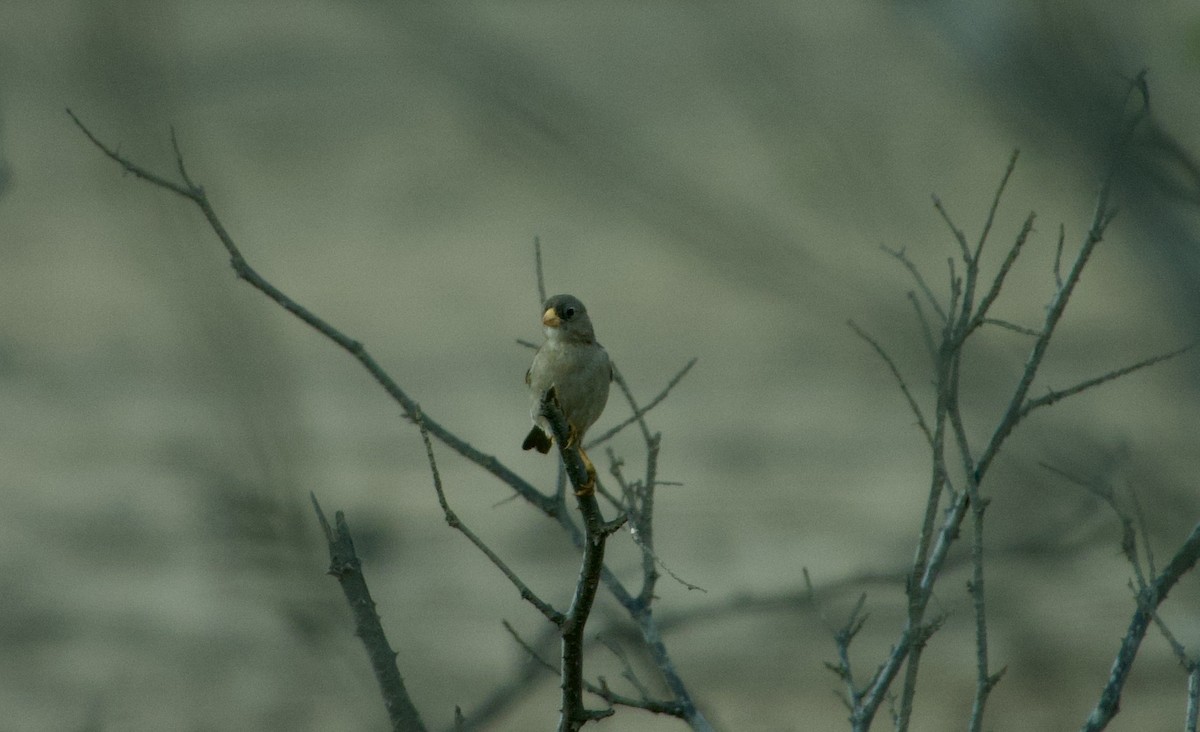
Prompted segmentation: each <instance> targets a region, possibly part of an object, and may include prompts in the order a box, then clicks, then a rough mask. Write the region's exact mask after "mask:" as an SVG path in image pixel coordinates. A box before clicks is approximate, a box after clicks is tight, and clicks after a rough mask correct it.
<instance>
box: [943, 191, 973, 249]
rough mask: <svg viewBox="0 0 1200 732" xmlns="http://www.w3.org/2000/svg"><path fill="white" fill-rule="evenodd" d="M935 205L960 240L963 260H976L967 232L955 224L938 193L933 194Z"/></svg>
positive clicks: (959, 246)
mask: <svg viewBox="0 0 1200 732" xmlns="http://www.w3.org/2000/svg"><path fill="white" fill-rule="evenodd" d="M933 207H934V208H936V209H937V212H938V213H939V214H941V216H942V221H945V222H946V226H948V227H950V231H951V233H953V234H954V240H955V241H957V242H958V248H959V253H960V254H961V255H962V258H963V261H964V262H967V263H968V264H970V263H971V262H973V261H975V259H974V256H973V255H972V254H971V250H970V248H968V247H967V236H966V234H964V233H963V231H962V229H960V228H958V227H957V226H955V225H954V222H953V221H951V220H950V214H949V213H947V212H946V208H945V207H944V206H942V199H940V198H938V197H937V196H936V195H935V196H933Z"/></svg>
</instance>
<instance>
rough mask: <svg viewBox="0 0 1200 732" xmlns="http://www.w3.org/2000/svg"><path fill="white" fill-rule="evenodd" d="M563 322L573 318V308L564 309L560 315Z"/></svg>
mask: <svg viewBox="0 0 1200 732" xmlns="http://www.w3.org/2000/svg"><path fill="white" fill-rule="evenodd" d="M562 316H563V320H570V319H571V318H573V317H575V308H566V309H565V310H563V313H562Z"/></svg>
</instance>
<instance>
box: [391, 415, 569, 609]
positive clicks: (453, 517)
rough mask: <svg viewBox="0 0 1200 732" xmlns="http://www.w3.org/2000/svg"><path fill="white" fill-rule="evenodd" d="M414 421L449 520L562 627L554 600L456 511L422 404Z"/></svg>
mask: <svg viewBox="0 0 1200 732" xmlns="http://www.w3.org/2000/svg"><path fill="white" fill-rule="evenodd" d="M413 421H414V422H416V423H417V427H418V428H419V429H420V430H421V441H422V442H424V443H425V457H426V459H427V460H428V461H429V470H430V472H431V473H433V488H434V490H435V491H437V499H438V504H439V505H441V507H442V513H443V514H445V517H446V523H447V524H449V525H450V528H452V529H456V530H457V531H458V532H459V533H461V534H462V535H463V536H465V537H467V540H468V541H470V542H471V543H472V544H474V545H475V548H476V549H478V550H479V551H481V552H483V555H484V556H486V557H487V558H488V561H490V562H491V563H492V564H494V565H496V568H497V569H499V570H500V572H501V573H502V574H503V575H504V576H505V577H507V578H508V581H509V582H511V583H512V585H513V587H516V588H517V592H519V593H520V594H521V599H522V600H525V601H526V602H528V603H529V604H530V605H533V606H534V607H535V608H537V610H538V612H540V613H541V614H542V615H543V616H544V617H545V618H546V619H547V620H549V621H550V622H551V623H554V624H555V625H557V626H559V627H560V628H561V627H562V626H563V623H564V622H565V617H564V616H563V614H562V613H560V612H559V611H558V610H555V609H554V607H553V606H552V605H550V603H548V602H546V601H545V600H543V599H542V598H540V597H538V596H537V593H535V592H534V591H533V590H531V589H530V588H529V585H527V584H525V582H524V581H523V580H522V579H521V578H520V577H518V576H517V573H516V572H514V571H513V570H512V568H510V567H509V566H508V564H507V563H505V561H504V560H503V559H501V558H500V555H499V554H496V552H494V551H492V548H491V547H489V546H488V545H487V544H486V543H484V541H483V540H482V539H480V538H479V536H478V535H476V534H475V532H474V531H471V529H469V528H468V527H467V525H466V524H464V523H463V522H462V519H460V518H459V517H458V514H456V513H454V511H453V510H452V509H451V508H450V504H449V503H448V502H447V500H446V491H445V490H444V489H443V488H442V477H441V474H440V473H439V472H438V466H437V460H436V459H435V458H434V456H433V443H432V442H430V441H429V432H428V431H427V430H426V429H425V419H424V417H423V416H422V414H421V410H420V407H418V408H417V411H416V412H415V413H414V414H413Z"/></svg>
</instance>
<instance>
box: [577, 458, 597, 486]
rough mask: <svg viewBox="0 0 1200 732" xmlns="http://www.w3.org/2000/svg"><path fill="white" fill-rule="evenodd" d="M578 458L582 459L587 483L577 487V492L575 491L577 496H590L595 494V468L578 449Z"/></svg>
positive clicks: (589, 459)
mask: <svg viewBox="0 0 1200 732" xmlns="http://www.w3.org/2000/svg"><path fill="white" fill-rule="evenodd" d="M579 457H580V458H582V459H583V467H584V468H586V469H587V475H588V478H587V482H586V483H584V484H583V485H581V486H579V490H577V491H575V495H577V496H590V495H592V494H593V493H595V492H596V466H595V465H592V459H591V458H589V457H588V454H587V453H586V452H584V451H583V448H582V447H581V448H579Z"/></svg>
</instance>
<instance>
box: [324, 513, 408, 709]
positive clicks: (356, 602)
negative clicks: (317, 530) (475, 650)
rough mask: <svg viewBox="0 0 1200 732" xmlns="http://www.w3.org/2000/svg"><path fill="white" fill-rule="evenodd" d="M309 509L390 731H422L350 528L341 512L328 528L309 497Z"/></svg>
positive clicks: (335, 516) (327, 522)
mask: <svg viewBox="0 0 1200 732" xmlns="http://www.w3.org/2000/svg"><path fill="white" fill-rule="evenodd" d="M309 497H310V498H311V499H312V504H313V509H314V510H315V511H316V512H317V520H318V521H320V523H321V531H322V532H324V534H325V541H326V543H327V544H328V545H329V574H330V575H332V576H333V577H335V578H337V581H338V584H339V585H341V588H342V592H343V594H345V595H346V603H347V604H348V605H349V606H350V612H351V613H352V614H353V615H354V634H355V635H357V636H358V637H359V639H360V640H361V641H362V644H363V647H364V648H366V649H367V656H368V657H369V658H370V659H371V669H372V670H373V671H374V672H375V680H376V681H377V682H378V683H379V690H380V691H381V692H382V693H383V703H384V706H385V707H386V708H387V712H388V718H389V719H390V720H391V723H392V730H393V732H425V724H424V722H422V721H421V714H420V713H419V712H418V711H417V708H416V706H415V705H413V702H412V699H411V698H410V697H409V696H408V691H407V690H406V689H405V688H404V679H403V678H401V676H400V670H399V669H398V668H397V667H396V652H395V651H393V650H392V647H391V645H390V644H389V643H388V639H387V636H386V635H384V633H383V626H382V625H381V624H380V622H379V614H378V613H376V612H375V601H374V600H372V599H371V591H370V590H369V589H368V588H367V580H366V578H365V577H363V573H362V563H361V562H360V561H359V559H358V555H357V554H356V553H355V552H354V540H353V538H351V536H350V527H349V526H348V525H347V524H346V517H345V515H344V514H342V512H341V511H338V512H337V513H336V514H334V526H332V527H331V526H330V525H329V521H328V520H326V518H325V513H324V512H323V511H322V510H321V504H320V503H318V502H317V497H316V496H315V495H313V494H311V493H310V494H309Z"/></svg>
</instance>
